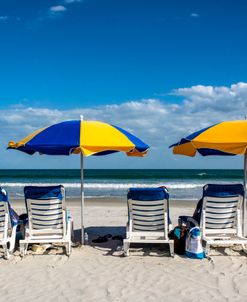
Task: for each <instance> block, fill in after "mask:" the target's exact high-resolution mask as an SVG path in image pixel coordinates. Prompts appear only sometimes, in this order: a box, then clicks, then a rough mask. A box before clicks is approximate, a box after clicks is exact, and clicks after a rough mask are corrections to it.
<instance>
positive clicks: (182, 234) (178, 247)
mask: <svg viewBox="0 0 247 302" xmlns="http://www.w3.org/2000/svg"><path fill="white" fill-rule="evenodd" d="M169 237H170V238H171V239H173V240H174V252H175V254H178V255H184V253H185V238H186V227H184V226H182V227H179V226H177V227H175V228H174V230H172V232H171V234H170V236H169Z"/></svg>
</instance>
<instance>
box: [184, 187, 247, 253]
mask: <svg viewBox="0 0 247 302" xmlns="http://www.w3.org/2000/svg"><path fill="white" fill-rule="evenodd" d="M243 200H244V188H243V185H242V184H226V185H225V184H208V185H205V186H204V187H203V197H202V199H201V200H200V201H199V203H198V205H197V208H196V211H195V213H194V215H193V218H188V217H187V221H188V222H189V223H192V224H193V223H194V224H195V225H199V226H200V229H201V232H202V240H203V241H204V243H205V254H206V255H209V251H210V246H232V245H235V244H239V245H242V246H243V247H244V245H246V244H247V238H245V237H244V236H243V234H242V230H243V228H242V226H243V224H242V221H243V220H242V219H243V213H242V209H243ZM185 218H186V216H180V220H184V219H185Z"/></svg>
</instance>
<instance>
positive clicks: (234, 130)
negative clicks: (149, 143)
mask: <svg viewBox="0 0 247 302" xmlns="http://www.w3.org/2000/svg"><path fill="white" fill-rule="evenodd" d="M171 147H173V153H174V154H181V155H187V156H195V155H196V153H197V152H198V153H199V154H201V155H202V156H209V155H223V156H231V155H238V154H243V155H244V187H245V202H244V204H243V231H244V234H245V230H246V228H245V219H246V197H247V194H246V192H247V120H239V121H226V122H222V123H218V124H215V125H212V126H209V127H207V128H204V129H201V130H199V131H197V132H194V133H192V134H190V135H189V136H187V137H185V138H182V139H181V140H180V141H179V142H177V143H176V144H173V145H171V146H170V148H171Z"/></svg>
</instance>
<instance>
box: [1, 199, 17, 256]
mask: <svg viewBox="0 0 247 302" xmlns="http://www.w3.org/2000/svg"><path fill="white" fill-rule="evenodd" d="M0 206H1V207H3V208H4V210H3V211H2V212H4V215H3V217H1V218H0V223H1V224H2V223H3V226H2V227H1V228H3V230H2V238H1V239H0V245H1V246H2V247H3V250H4V258H5V259H9V258H10V256H11V255H12V254H13V252H14V249H15V242H16V228H17V225H14V226H13V227H12V225H11V220H10V213H9V206H8V202H6V201H0Z"/></svg>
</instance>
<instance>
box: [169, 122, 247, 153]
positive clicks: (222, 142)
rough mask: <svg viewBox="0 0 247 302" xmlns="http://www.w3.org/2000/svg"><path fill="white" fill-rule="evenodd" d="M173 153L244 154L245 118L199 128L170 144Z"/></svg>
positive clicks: (246, 133) (246, 134)
mask: <svg viewBox="0 0 247 302" xmlns="http://www.w3.org/2000/svg"><path fill="white" fill-rule="evenodd" d="M170 147H173V153H174V154H182V155H187V156H195V155H196V152H199V153H200V154H201V155H203V156H207V155H237V154H245V153H246V148H247V120H243V121H227V122H222V123H219V124H215V125H212V126H210V127H207V128H204V129H201V130H199V131H197V132H194V133H192V134H190V135H189V136H187V137H185V138H182V139H181V140H180V141H179V142H178V143H176V144H173V145H171V146H170Z"/></svg>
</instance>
